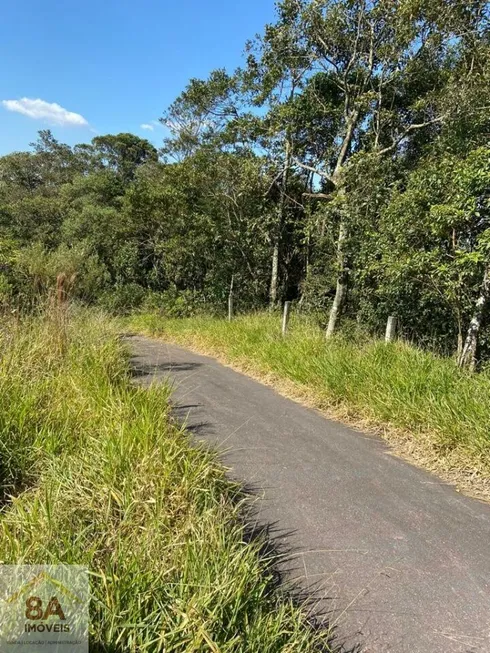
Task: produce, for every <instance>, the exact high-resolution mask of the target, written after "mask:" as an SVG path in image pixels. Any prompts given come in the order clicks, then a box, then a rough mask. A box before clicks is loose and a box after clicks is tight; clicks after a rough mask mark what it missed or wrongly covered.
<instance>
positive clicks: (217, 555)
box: [0, 311, 330, 653]
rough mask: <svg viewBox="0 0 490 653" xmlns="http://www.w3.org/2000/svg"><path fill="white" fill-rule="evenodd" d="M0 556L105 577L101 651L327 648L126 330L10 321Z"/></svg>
mask: <svg viewBox="0 0 490 653" xmlns="http://www.w3.org/2000/svg"><path fill="white" fill-rule="evenodd" d="M0 357H1V358H0V433H1V437H0V444H1V449H0V465H1V467H0V473H1V477H0V482H1V487H2V490H3V506H2V509H1V512H0V560H1V562H2V563H3V564H35V563H37V564H56V563H65V564H79V565H86V566H87V567H88V568H89V570H90V574H91V588H92V603H91V644H90V650H91V651H101V652H102V651H107V652H109V651H111V652H113V653H116V652H119V651H121V652H123V651H124V652H126V651H165V652H166V653H170V652H179V653H180V652H183V653H185V652H189V653H190V652H191V651H192V652H201V651H202V652H204V651H206V652H212V653H217V652H219V653H232V652H233V653H234V652H236V653H238V652H245V651H246V652H247V653H248V652H251V653H254V652H255V653H269V652H270V653H275V652H279V651H281V652H284V653H287V652H291V653H292V652H293V651H294V652H296V651H301V652H303V651H304V652H307V653H308V652H312V651H319V650H322V651H327V650H330V649H328V648H327V645H326V640H327V637H328V634H327V633H321V632H315V631H314V630H313V628H312V627H310V626H309V624H308V622H307V619H306V614H305V612H304V611H303V610H302V609H300V608H298V607H296V606H295V605H294V603H293V601H292V599H291V598H288V595H287V594H286V592H285V591H284V590H283V589H281V587H278V586H277V583H276V578H277V573H276V571H275V565H276V563H277V556H276V555H275V554H272V553H271V554H268V555H267V556H266V555H264V554H263V553H262V549H263V546H264V542H263V541H262V540H261V539H260V538H259V539H257V540H254V539H253V538H252V540H250V538H249V536H248V534H247V527H246V525H245V524H244V515H246V514H247V511H248V509H249V500H248V499H245V498H244V497H243V495H242V493H241V490H240V488H239V487H238V486H237V485H235V484H233V483H231V482H230V481H229V480H228V479H227V477H226V474H225V470H224V468H223V467H222V466H221V465H220V464H219V463H218V462H217V460H216V459H215V456H214V455H213V454H212V453H210V452H208V451H204V450H202V449H199V448H196V447H195V446H192V445H191V442H190V439H189V436H188V434H187V433H186V432H185V430H183V429H181V428H178V427H177V426H175V425H174V424H173V423H172V421H171V420H170V418H169V403H168V399H169V391H168V389H167V388H166V387H162V386H153V387H151V388H149V389H143V388H139V387H136V386H135V385H134V384H133V383H132V382H131V378H130V374H129V371H128V361H127V354H126V352H125V348H124V344H123V343H121V341H120V339H119V336H118V333H117V328H116V326H115V324H114V323H113V322H111V321H110V320H109V319H108V318H106V317H105V316H103V315H102V314H94V313H88V312H84V311H77V312H76V313H75V314H74V315H73V316H71V317H70V318H66V317H65V316H61V317H60V316H54V317H49V316H48V317H45V318H31V319H26V320H22V321H20V323H16V322H13V321H12V320H7V319H5V320H3V321H2V319H0Z"/></svg>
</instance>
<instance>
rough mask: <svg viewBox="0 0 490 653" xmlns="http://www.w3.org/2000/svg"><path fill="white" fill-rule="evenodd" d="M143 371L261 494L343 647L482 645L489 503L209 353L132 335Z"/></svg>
mask: <svg viewBox="0 0 490 653" xmlns="http://www.w3.org/2000/svg"><path fill="white" fill-rule="evenodd" d="M129 342H130V344H131V347H132V350H133V353H134V355H133V365H134V368H135V373H136V375H137V376H138V377H139V380H140V382H142V383H151V382H154V381H156V382H158V381H162V380H165V379H167V378H169V379H170V380H171V382H172V383H173V384H174V394H173V398H174V403H175V411H176V415H177V416H178V418H179V419H181V420H186V422H187V425H188V428H189V429H190V430H191V431H193V432H194V433H195V435H196V436H197V437H198V438H199V439H203V440H206V441H207V442H209V443H211V444H212V445H213V446H217V447H218V448H219V449H220V450H221V451H222V456H223V459H224V461H225V464H227V465H228V466H229V467H230V468H231V470H232V474H233V476H234V477H236V478H238V479H240V480H242V481H244V482H246V484H247V485H253V486H254V488H255V491H256V492H258V494H259V500H258V515H259V517H258V518H259V520H260V521H261V522H263V523H268V524H274V528H273V530H274V531H275V535H274V536H275V538H276V540H277V541H279V542H281V541H283V542H284V543H285V544H286V545H287V547H288V548H290V549H291V551H292V552H291V555H290V559H289V572H288V573H289V574H290V576H291V577H294V578H295V579H296V580H298V581H299V583H300V584H301V585H302V586H303V587H304V588H306V589H307V590H308V592H309V593H310V595H311V596H314V597H316V600H315V603H314V605H313V606H312V610H314V611H315V613H316V614H317V615H320V614H327V618H328V620H329V622H330V623H331V624H334V625H335V627H336V630H337V641H339V642H343V643H345V644H344V646H345V648H342V650H345V651H354V650H356V651H357V650H358V647H360V648H359V650H360V651H363V652H364V653H385V652H388V651H390V652H393V653H475V652H478V653H487V652H489V653H490V506H488V505H486V504H483V503H480V502H478V501H476V500H473V499H469V498H466V497H464V496H461V495H459V494H458V493H457V492H456V491H454V490H453V489H452V488H451V487H448V486H447V485H445V484H443V483H442V482H441V481H439V480H438V479H437V478H435V477H434V476H431V475H430V474H428V473H426V472H424V471H421V470H419V469H417V468H415V467H412V466H411V465H409V464H408V463H406V462H404V461H403V460H399V459H397V458H395V457H394V456H392V455H390V453H389V451H388V449H387V447H386V445H385V444H384V443H383V442H382V441H380V440H377V439H376V438H373V437H370V436H364V435H362V434H361V433H358V432H356V431H353V430H351V429H349V428H347V427H345V426H342V425H340V424H338V423H336V422H332V421H329V420H327V419H325V418H324V417H322V416H321V415H320V414H318V413H316V412H315V411H313V410H310V409H307V408H304V407H302V406H300V405H298V404H297V403H294V402H293V401H290V400H288V399H285V398H284V397H281V396H280V395H278V394H277V393H275V392H274V391H273V390H272V389H270V388H268V387H265V386H263V385H261V384H260V383H257V382H256V381H253V380H251V379H249V378H247V377H246V376H244V375H242V374H239V373H237V372H235V371H233V370H231V369H230V368H228V367H225V366H223V365H221V364H219V363H218V362H216V361H215V360H213V359H211V358H207V357H204V356H199V355H196V354H194V353H191V352H189V351H186V350H184V349H181V348H179V347H175V346H173V345H167V344H165V343H162V342H160V341H156V340H151V339H148V338H143V337H139V336H133V337H130V338H129Z"/></svg>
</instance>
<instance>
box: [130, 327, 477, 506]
mask: <svg viewBox="0 0 490 653" xmlns="http://www.w3.org/2000/svg"><path fill="white" fill-rule="evenodd" d="M130 322H131V327H132V328H134V329H136V330H139V331H141V332H146V333H148V334H152V335H157V336H161V337H164V338H166V339H168V340H169V341H172V342H175V343H177V344H182V345H185V346H188V347H190V348H192V349H194V350H196V351H199V352H202V353H208V354H212V355H214V356H217V357H218V358H220V359H221V360H222V361H223V362H226V363H229V364H232V365H234V366H235V367H237V368H238V369H240V370H242V371H244V372H245V373H248V374H250V375H252V376H255V377H257V378H259V379H262V380H265V381H266V382H268V383H270V384H271V385H273V386H275V387H276V388H277V389H279V390H280V391H282V392H283V393H284V394H288V395H290V396H292V397H293V398H296V399H299V400H301V401H303V402H304V403H307V404H309V405H311V406H314V407H316V408H319V409H321V410H324V411H326V412H327V413H328V414H329V415H330V416H332V417H334V418H337V419H340V420H342V421H346V422H348V423H350V424H352V425H355V426H358V427H360V428H365V429H366V428H367V429H369V428H371V429H375V430H376V431H377V432H378V433H380V434H381V435H383V437H385V438H386V439H387V440H388V441H390V442H391V443H392V444H393V445H394V446H395V451H397V452H398V453H400V454H401V455H403V456H405V457H407V458H409V459H411V460H412V461H414V462H416V463H417V464H420V465H422V466H424V467H426V468H428V469H431V470H433V471H436V472H437V473H438V474H439V475H441V476H442V477H443V478H445V479H446V480H449V481H451V482H456V483H457V484H458V485H459V487H460V488H461V489H464V490H465V491H467V492H469V493H471V494H473V495H474V496H478V497H480V498H484V499H489V498H490V375H489V374H488V373H487V372H484V373H481V374H478V375H471V374H468V373H464V372H461V371H460V370H459V369H458V368H457V366H456V365H455V364H454V362H453V361H452V360H449V359H443V358H440V357H437V356H435V355H433V354H431V353H428V352H424V351H422V350H420V349H417V348H415V347H413V346H411V345H410V344H409V343H406V342H396V343H392V344H389V345H386V344H385V343H384V342H382V341H379V340H373V339H368V338H358V339H357V340H353V339H347V338H345V337H342V336H337V337H335V338H333V339H332V340H330V341H328V342H326V341H325V339H324V336H323V333H322V332H321V331H320V329H319V328H318V327H317V326H315V324H314V323H313V322H312V321H310V320H308V319H307V318H305V317H301V316H297V315H296V316H293V318H292V320H291V324H290V331H289V333H288V335H287V337H286V338H282V337H281V332H280V330H281V325H280V317H279V316H278V315H270V314H254V315H248V316H241V317H237V318H236V319H235V320H234V321H233V322H231V323H228V322H227V321H225V320H222V319H217V318H211V317H199V318H189V319H165V318H163V317H161V316H158V315H156V314H143V315H135V316H133V317H132V318H131V321H130Z"/></svg>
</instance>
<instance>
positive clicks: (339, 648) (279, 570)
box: [90, 359, 362, 653]
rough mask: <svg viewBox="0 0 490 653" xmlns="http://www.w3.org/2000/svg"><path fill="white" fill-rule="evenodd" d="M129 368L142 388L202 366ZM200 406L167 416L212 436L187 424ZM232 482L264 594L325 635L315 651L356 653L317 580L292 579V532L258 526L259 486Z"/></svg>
mask: <svg viewBox="0 0 490 653" xmlns="http://www.w3.org/2000/svg"><path fill="white" fill-rule="evenodd" d="M131 365H132V374H133V376H134V378H135V380H136V382H137V383H141V384H143V385H150V384H151V383H152V382H154V381H155V378H158V376H159V375H161V379H160V380H162V381H163V380H165V377H166V376H167V375H168V374H169V373H170V372H180V371H193V370H195V369H196V368H199V367H202V363H172V362H165V363H159V364H156V365H148V364H145V363H142V362H141V360H138V359H132V360H131ZM201 407H202V406H201V405H200V404H178V403H177V404H173V405H172V407H171V408H172V416H173V418H174V419H175V422H176V423H177V424H178V425H179V426H183V427H185V429H186V430H187V431H188V432H190V433H191V434H192V435H193V436H199V437H201V436H206V435H212V434H213V432H214V427H213V424H211V423H210V422H195V423H193V421H192V420H193V411H194V412H195V411H198V410H199V409H200V408H201ZM195 444H196V446H197V447H201V448H204V449H206V450H207V451H212V452H216V447H215V446H214V445H212V444H211V443H210V442H207V441H206V440H205V439H204V440H198V441H197V440H196V442H195ZM219 453H222V452H219ZM233 481H234V482H237V483H239V484H240V490H239V491H238V493H237V495H236V501H237V502H239V504H240V511H241V519H242V523H243V528H244V540H245V542H246V543H250V544H254V546H256V548H257V550H258V552H259V556H260V558H261V560H262V563H263V566H264V569H265V573H267V574H268V575H269V577H270V581H269V587H268V592H271V593H272V592H277V593H280V594H282V595H283V596H284V597H285V598H286V599H289V600H291V601H292V602H293V604H294V605H295V606H296V607H299V608H301V609H302V611H303V613H304V614H306V615H307V618H306V620H307V623H308V625H309V626H310V627H311V628H312V629H313V630H314V631H315V632H318V633H319V632H322V633H328V644H326V645H325V647H322V648H321V649H319V651H318V653H362V648H361V645H355V646H354V647H352V646H351V647H350V648H349V647H348V648H346V647H345V646H344V645H343V644H342V643H339V642H338V641H336V628H332V627H330V626H329V617H330V611H329V610H327V609H326V607H325V606H326V605H327V604H328V601H329V597H328V596H327V597H326V596H325V590H324V588H322V587H320V583H321V581H319V582H318V583H311V584H309V585H308V587H307V588H305V587H302V586H301V585H300V583H299V582H298V581H295V580H292V579H294V578H295V577H296V578H298V577H299V576H300V575H301V573H302V567H301V566H300V565H301V562H300V561H301V560H302V551H301V549H299V548H295V547H293V546H292V545H291V541H292V538H293V537H294V535H295V532H294V531H286V530H284V529H281V528H280V527H279V524H278V523H277V522H276V523H263V522H261V521H260V519H259V515H258V512H259V510H258V504H259V501H258V499H259V497H260V496H261V495H262V494H263V491H264V488H263V487H256V486H254V485H252V484H244V483H243V481H238V480H237V479H233ZM278 561H280V562H278ZM299 572H301V573H299ZM332 612H333V611H332ZM90 650H94V651H98V650H100V651H102V650H104V651H107V650H110V651H114V653H118V649H116V648H115V649H110V648H109V649H105V648H104V649H96V648H94V649H92V648H91V649H90ZM244 653H245V652H244ZM298 653H300V652H298Z"/></svg>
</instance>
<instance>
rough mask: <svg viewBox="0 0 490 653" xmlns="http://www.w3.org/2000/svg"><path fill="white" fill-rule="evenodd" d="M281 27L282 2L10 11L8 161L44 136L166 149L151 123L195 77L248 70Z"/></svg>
mask: <svg viewBox="0 0 490 653" xmlns="http://www.w3.org/2000/svg"><path fill="white" fill-rule="evenodd" d="M273 17H274V2H273V0H201V1H200V0H84V1H83V2H74V1H73V0H72V1H70V0H15V1H6V2H3V3H2V20H1V22H0V60H1V61H2V75H1V76H0V102H1V104H0V154H5V153H7V152H11V151H14V150H25V149H27V148H28V144H29V143H30V142H31V141H33V140H35V139H36V135H37V131H38V130H39V129H45V128H50V129H51V130H52V131H53V133H54V135H55V136H56V138H58V139H59V140H61V141H63V142H66V143H70V144H75V143H80V142H88V141H90V139H91V138H93V136H94V134H95V133H100V134H105V133H118V132H121V131H130V132H134V133H136V134H138V135H140V136H145V137H147V138H149V139H150V140H152V141H153V142H154V143H155V144H156V145H157V146H158V145H160V144H161V140H162V137H163V133H164V132H163V129H162V128H161V127H157V126H155V125H152V122H151V121H155V120H157V119H158V118H159V117H160V116H161V115H162V113H163V111H164V109H165V108H166V107H167V106H168V105H169V104H170V103H171V102H172V101H173V100H174V99H175V98H176V97H177V95H178V94H179V93H180V92H181V90H182V89H183V88H184V87H185V85H186V83H187V81H188V80H189V79H190V78H191V77H206V76H207V75H208V73H209V72H210V71H211V70H213V69H214V68H219V67H226V68H228V69H229V70H233V69H234V68H235V67H236V66H238V65H240V64H241V63H243V57H242V55H243V48H244V44H245V42H246V40H247V39H249V38H251V37H253V36H254V34H256V33H257V32H260V31H262V27H263V26H264V24H265V23H266V22H269V21H271V20H272V19H273ZM25 98H27V100H26V99H25ZM37 100H41V102H36V101H37ZM53 104H54V105H58V106H57V107H56V106H53ZM9 109H10V110H9ZM26 114H27V115H26ZM43 116H44V117H43ZM142 124H148V125H151V126H153V127H154V129H153V131H151V130H144V129H142V128H141V125H142Z"/></svg>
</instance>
